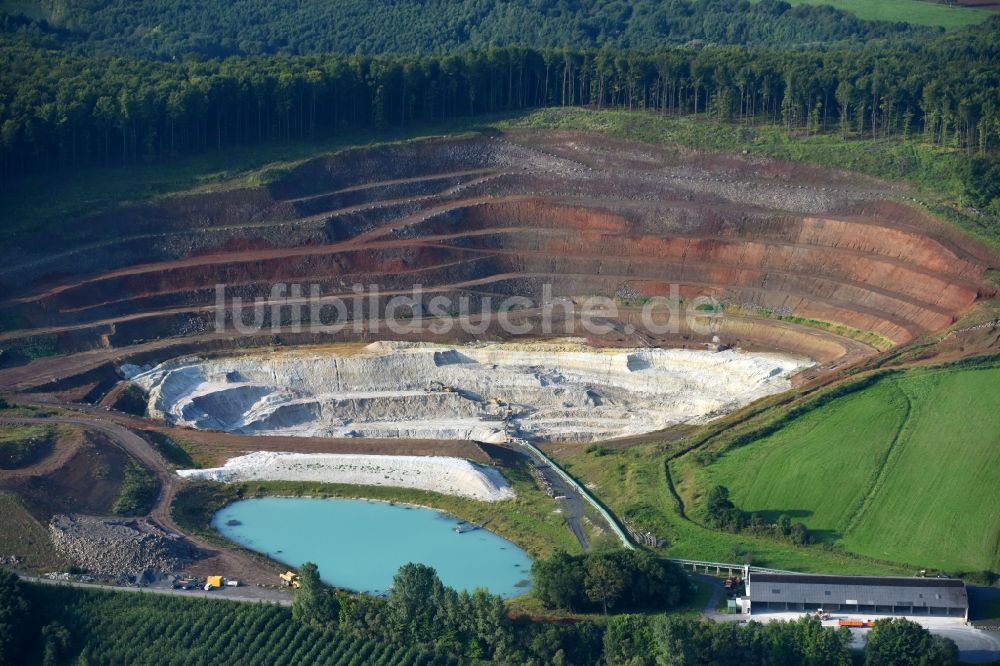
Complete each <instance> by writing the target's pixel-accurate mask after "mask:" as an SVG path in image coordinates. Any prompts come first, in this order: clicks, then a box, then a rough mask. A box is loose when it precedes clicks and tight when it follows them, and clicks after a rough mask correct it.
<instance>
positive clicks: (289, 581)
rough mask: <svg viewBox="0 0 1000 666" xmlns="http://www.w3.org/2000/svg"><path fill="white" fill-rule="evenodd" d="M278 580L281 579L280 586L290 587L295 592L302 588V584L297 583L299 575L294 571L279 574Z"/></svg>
mask: <svg viewBox="0 0 1000 666" xmlns="http://www.w3.org/2000/svg"><path fill="white" fill-rule="evenodd" d="M279 578H281V584H282V585H284V586H285V587H290V588H292V589H295V590H297V589H299V588H300V587H302V583H300V582H299V575H298V574H297V573H295V572H294V571H286V572H285V573H283V574H281V575H280V576H279Z"/></svg>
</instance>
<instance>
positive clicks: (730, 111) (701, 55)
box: [0, 2, 1000, 187]
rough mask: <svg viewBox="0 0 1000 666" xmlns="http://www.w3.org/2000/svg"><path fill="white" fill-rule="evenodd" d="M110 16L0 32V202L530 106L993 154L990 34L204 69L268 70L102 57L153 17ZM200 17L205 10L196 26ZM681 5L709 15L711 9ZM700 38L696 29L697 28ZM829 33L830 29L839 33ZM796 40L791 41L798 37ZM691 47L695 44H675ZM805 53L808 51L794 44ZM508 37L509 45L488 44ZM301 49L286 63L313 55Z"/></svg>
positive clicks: (996, 32)
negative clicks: (169, 166) (674, 117)
mask: <svg viewBox="0 0 1000 666" xmlns="http://www.w3.org/2000/svg"><path fill="white" fill-rule="evenodd" d="M57 4H58V3H57ZM116 4H118V3H104V4H103V5H102V7H103V9H97V10H95V12H94V14H93V16H91V17H90V18H89V19H88V20H89V21H90V22H91V23H93V24H95V26H94V32H93V33H86V32H81V31H80V30H79V29H78V30H76V31H70V29H68V28H56V27H53V26H52V25H50V24H49V23H47V22H45V21H36V20H32V19H29V18H25V17H22V16H6V17H3V18H2V19H0V20H2V21H3V23H2V26H3V34H2V38H3V39H2V41H0V69H2V71H3V72H4V75H3V76H2V78H0V154H2V159H0V179H2V182H3V183H4V185H5V187H10V186H11V184H12V183H15V182H16V181H17V180H18V179H20V178H21V177H23V176H25V175H27V174H33V173H41V172H48V171H54V170H73V169H80V168H84V167H88V166H93V165H101V166H106V165H112V166H113V165H121V166H128V165H132V164H141V163H149V162H156V161H161V160H165V159H169V158H171V157H175V156H179V155H187V154H192V153H200V152H204V151H211V150H217V149H221V148H225V147H228V146H233V145H247V144H254V143H258V142H262V141H273V140H278V141H286V140H302V139H310V138H316V137H321V136H330V135H335V134H336V133H338V132H342V131H344V130H348V129H358V128H387V127H398V126H405V125H406V124H407V123H411V122H413V121H427V120H436V119H444V118H456V117H468V116H476V115H479V114H490V113H496V112H509V111H516V110H519V109H525V108H532V107H540V106H545V105H556V106H565V105H592V106H594V107H615V108H623V109H630V110H633V109H647V110H650V111H655V112H657V113H664V114H697V115H707V116H711V117H714V118H718V119H721V120H727V121H732V122H737V123H747V124H752V123H778V124H781V125H783V126H784V127H786V128H787V129H788V130H789V131H791V132H798V133H812V132H840V133H842V134H843V135H845V136H847V135H854V136H856V135H862V136H867V137H872V138H881V137H892V136H901V137H914V136H920V137H923V138H924V139H925V140H926V141H928V142H932V143H934V144H937V145H945V146H950V147H954V148H959V149H961V150H963V151H965V152H966V153H968V154H969V155H970V156H979V157H982V158H985V157H987V156H988V155H990V154H991V151H992V150H993V148H995V147H996V145H997V143H998V141H1000V67H998V66H997V63H998V62H1000V18H994V19H992V20H990V21H987V22H986V23H983V24H981V25H978V26H973V27H970V28H966V29H964V30H961V31H956V32H949V33H945V34H938V33H936V32H935V31H932V30H929V29H917V28H912V29H911V28H906V27H905V26H895V27H894V25H889V24H877V23H876V24H869V23H867V22H860V23H861V24H863V25H866V26H874V27H868V28H866V30H874V31H876V32H877V34H878V35H884V36H885V38H879V39H867V40H857V39H855V40H847V41H843V40H837V39H836V38H837V37H841V36H842V35H839V34H834V33H836V31H835V30H833V29H832V28H831V29H830V30H826V29H825V28H824V27H823V26H824V25H826V24H825V23H823V22H822V21H819V22H815V21H812V19H803V21H804V22H805V23H808V24H809V25H811V26H812V28H813V29H815V30H816V31H818V32H816V33H815V34H812V35H805V34H804V33H803V34H799V33H798V32H795V31H794V30H793V31H792V32H791V33H789V34H788V35H787V36H786V37H784V38H782V39H781V40H778V35H780V34H783V33H781V32H780V30H779V28H780V26H783V25H786V24H788V23H789V22H790V21H793V18H794V16H798V15H799V14H800V13H801V11H800V10H803V9H807V10H808V11H807V13H808V12H813V11H818V16H824V15H825V14H824V12H825V13H829V12H832V11H834V10H831V9H829V8H820V9H821V10H822V11H819V10H817V9H816V8H812V9H808V8H796V9H794V10H791V9H788V7H787V5H784V4H783V3H775V2H767V3H761V4H757V5H753V6H752V11H749V12H748V15H749V16H750V18H741V19H740V20H737V21H735V22H731V23H730V27H732V26H733V25H737V24H739V25H742V23H743V22H744V21H748V22H749V25H754V26H758V27H759V28H760V29H761V30H762V31H764V32H767V34H770V35H771V36H772V41H775V40H778V41H781V42H782V43H780V44H773V43H771V44H769V45H756V44H755V42H754V40H752V39H748V38H746V37H744V38H742V39H741V40H736V38H735V37H734V38H733V40H732V41H741V42H743V43H741V44H739V45H728V44H725V43H719V42H708V41H705V42H700V41H697V40H694V41H692V40H688V41H687V42H685V43H684V44H683V45H673V43H672V40H671V39H669V38H662V39H654V38H652V37H651V36H650V35H651V34H652V33H649V32H648V31H645V30H644V29H640V28H639V27H638V26H639V23H637V21H638V18H637V16H636V13H637V9H633V10H632V12H631V13H630V16H631V18H630V19H629V20H628V21H624V19H623V22H622V23H621V36H620V37H619V38H618V39H617V41H616V39H612V38H610V37H607V35H609V34H610V32H609V31H607V30H605V31H604V32H603V33H601V34H604V35H605V36H606V38H602V39H598V38H597V37H594V38H593V39H590V40H582V42H583V43H584V44H585V45H586V46H583V47H581V46H579V42H578V41H574V39H573V37H572V35H569V34H567V35H562V36H557V35H553V37H552V39H551V40H540V41H541V42H542V43H546V42H548V43H551V44H558V43H563V42H565V43H571V44H573V45H572V46H571V47H552V48H541V49H540V48H535V47H528V46H518V45H508V46H499V47H498V46H488V45H487V44H489V43H492V42H490V41H484V40H477V39H473V38H471V37H470V38H469V39H467V40H465V41H463V42H461V44H459V43H458V42H456V43H455V44H450V43H449V44H443V45H439V46H435V47H434V48H428V49H427V50H428V51H432V52H436V51H444V50H447V51H449V52H448V53H444V54H438V55H425V56H418V55H405V56H403V55H382V54H380V53H379V50H380V49H382V50H386V51H394V50H398V49H395V48H394V47H392V46H390V45H388V44H379V45H378V46H376V47H373V53H368V54H364V55H359V54H354V53H351V54H341V53H324V54H322V55H320V54H317V55H290V54H288V53H284V52H282V49H281V48H279V47H278V46H277V45H276V44H271V43H270V42H267V41H266V40H264V41H261V42H258V41H253V40H251V41H253V43H254V44H257V46H255V47H253V48H249V47H248V48H246V49H242V48H233V49H229V48H226V49H223V51H222V52H221V53H222V54H225V53H243V52H250V53H258V52H266V53H270V52H271V51H277V53H274V54H268V55H251V56H229V57H225V58H222V57H205V54H204V52H203V50H199V49H198V48H196V47H195V46H194V45H191V44H187V43H186V42H184V41H183V40H179V38H178V40H179V41H174V40H172V39H171V40H170V44H171V45H172V46H171V49H170V50H174V51H175V52H176V53H178V54H179V55H171V56H167V54H166V52H164V51H163V50H162V49H159V48H154V47H153V46H152V45H151V46H150V47H149V49H148V50H144V49H136V48H132V49H119V48H117V43H116V42H115V41H114V39H112V38H111V37H102V35H113V34H118V35H126V34H127V31H125V27H126V26H125V25H124V24H121V22H122V21H126V20H128V19H129V17H132V19H134V20H135V21H139V18H140V17H141V12H143V11H150V12H151V11H154V9H155V8H154V7H153V5H154V4H157V3H143V2H140V3H134V6H133V5H132V3H128V4H129V6H130V7H132V12H131V13H128V12H110V9H109V7H111V6H113V5H116ZM215 4H216V3H205V6H204V7H203V8H202V10H200V11H204V12H207V11H208V10H209V9H210V8H212V7H215ZM237 4H240V3H237ZM318 4H319V3H306V2H303V3H299V5H300V7H301V9H300V12H299V13H300V14H301V13H302V12H305V11H306V10H307V9H308V7H314V9H315V11H319V8H318ZM378 4H379V3H375V5H378ZM467 4H468V3H467ZM541 4H544V3H541ZM684 4H685V3H683V2H678V3H672V4H671V3H667V5H668V6H669V7H679V6H682V5H684ZM687 4H690V5H692V6H694V5H697V6H699V7H701V10H700V11H703V12H708V11H709V9H710V8H711V7H713V6H716V5H718V4H719V3H712V2H707V3H694V2H691V3H687ZM703 5H704V6H703ZM234 6H235V5H234ZM490 6H491V7H492V6H493V5H492V4H491V5H490ZM460 7H465V5H464V4H463V5H460ZM602 7H605V8H606V9H607V8H608V7H611V4H610V3H606V4H605V5H602ZM767 8H770V11H771V13H768V12H767V11H765V9H767ZM782 8H783V9H784V11H783V12H781V11H779V10H780V9H782ZM216 9H217V10H218V12H223V10H222V9H219V8H218V7H216ZM342 9H344V8H342ZM159 11H160V12H161V13H163V12H167V10H166V9H163V8H160V10H159ZM233 11H236V10H233ZM261 11H263V10H261ZM344 11H347V10H346V9H344ZM372 11H374V9H373V10H372ZM456 11H458V10H456ZM494 11H498V10H497V9H496V7H494ZM608 11H610V10H608ZM66 12H67V18H66V21H67V24H69V25H76V22H84V19H83V17H82V15H81V12H82V10H79V9H78V10H70V9H66ZM109 12H110V13H109ZM167 13H169V12H167ZM428 13H432V12H430V11H428ZM133 14H135V16H133ZM177 14H178V16H187V14H186V13H182V12H179V11H178V12H177ZM789 14H792V15H794V16H792V17H789V16H788V15H789ZM78 15H80V16H78ZM106 15H107V16H106ZM74 16H76V18H75V19H74V18H72V17H74ZM220 16H221V14H220ZM296 16H298V14H296ZM810 16H811V14H810ZM102 17H104V18H103V19H102ZM112 18H114V21H112ZM188 18H190V17H188ZM814 18H815V17H814ZM105 20H106V22H105ZM178 20H179V18H178ZM219 20H221V18H220V19H219ZM796 20H798V19H796ZM116 21H117V22H116ZM236 23H237V24H238V22H236ZM556 23H558V24H559V25H563V23H561V22H556ZM709 23H710V21H708V18H705V20H704V21H703V22H702V24H701V25H703V26H704V25H708V24H709ZM799 23H802V21H800V22H799ZM835 24H836V25H838V26H840V28H843V27H844V26H850V25H851V21H847V22H846V23H841V22H835ZM170 25H174V27H173V28H170V29H167V28H164V30H163V34H164V35H165V37H164V39H168V37H169V35H174V36H175V37H176V36H177V35H179V34H180V33H181V32H183V30H184V29H183V24H182V23H176V22H175V24H170V23H168V24H167V26H168V27H169V26H170ZM293 25H294V22H293ZM372 25H373V32H374V33H376V34H377V33H381V32H388V31H389V30H388V29H387V26H389V25H391V24H381V23H376V24H372ZM643 25H645V24H643ZM671 25H672V24H671ZM796 25H798V23H796ZM768 26H769V27H770V28H772V30H768V29H767V27H768ZM800 28H801V29H802V30H805V27H804V24H803V25H802V26H800ZM230 29H231V30H236V29H237V27H231V28H230ZM287 29H288V30H291V29H292V27H291V26H289V27H288V28H287ZM158 30H159V29H158ZM171 30H173V31H174V32H171ZM789 30H791V29H790V28H789ZM831 31H832V32H831ZM251 32H252V31H251ZM612 32H613V31H612ZM632 33H635V35H636V37H635V38H634V39H629V40H627V41H626V43H627V44H632V43H636V44H639V45H640V46H641V47H642V48H640V49H634V50H631V49H630V50H624V49H620V48H617V47H616V46H615V45H616V44H618V43H619V42H620V41H621V40H624V39H625V37H624V35H626V34H632ZM158 34H159V32H158ZM691 34H701V33H698V32H697V31H694V32H693V33H692V32H691V31H688V33H687V34H686V36H691ZM861 34H863V35H867V34H868V33H866V32H864V31H862V33H861ZM81 35H83V36H82V37H81ZM642 35H646V36H647V37H648V38H640V36H642ZM809 36H811V37H812V38H813V39H815V40H816V41H814V42H811V43H810V44H808V45H806V44H804V43H801V42H800V40H803V39H807V38H808V37H809ZM515 37H516V35H515V34H513V33H509V34H508V35H507V38H506V39H503V38H499V37H498V38H497V39H496V40H494V41H495V42H498V43H504V42H508V41H512V40H513V39H515ZM248 39H250V38H249V37H248ZM303 39H304V40H305V41H303V42H301V43H302V44H303V45H304V46H303V48H302V49H300V50H303V51H320V50H322V49H323V48H326V47H327V45H326V43H325V42H322V41H315V40H310V39H308V38H305V37H304V38H303ZM831 39H833V40H834V41H830V40H831ZM216 41H218V40H216ZM720 41H725V40H720ZM225 42H226V40H225V39H222V43H223V44H224V43H225ZM138 43H142V44H145V42H144V41H143V40H141V39H140V40H138ZM248 43H249V42H248ZM268 44H270V46H268ZM460 45H462V46H465V47H466V48H459V46H460ZM595 45H597V46H599V48H595V47H594V46H595ZM354 50H356V49H354ZM452 51H453V52H452ZM988 170H989V168H988V167H987V168H986V171H988Z"/></svg>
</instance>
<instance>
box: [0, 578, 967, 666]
mask: <svg viewBox="0 0 1000 666" xmlns="http://www.w3.org/2000/svg"><path fill="white" fill-rule="evenodd" d="M301 576H302V581H303V587H302V589H301V590H298V591H297V592H296V596H295V602H294V605H293V608H292V610H291V612H289V611H288V609H286V608H281V607H278V606H275V605H270V604H248V603H236V602H230V601H212V600H205V599H185V598H180V597H172V596H163V595H158V594H136V593H126V592H119V593H114V592H103V591H94V590H81V589H76V588H71V587H64V586H50V585H30V584H29V585H26V584H23V583H21V582H20V581H18V580H17V577H16V576H14V575H13V574H11V573H9V572H6V571H4V570H0V666H7V665H8V664H10V665H12V666H13V665H15V664H16V665H20V664H25V663H41V664H46V665H48V664H54V665H55V664H63V663H76V664H111V663H115V664H118V663H164V664H166V663H171V664H174V663H176V664H194V663H197V664H230V663H241V664H288V665H296V664H310V665H312V664H335V665H342V664H345V665H346V664H361V663H364V664H394V665H403V666H405V665H409V664H420V665H429V664H457V663H464V662H476V661H494V662H497V663H510V664H533V665H539V666H541V665H542V664H553V665H555V664H578V665H580V666H586V665H589V664H601V663H606V664H610V665H618V664H629V665H630V666H647V665H648V666H652V665H653V664H657V665H659V666H701V665H703V664H704V665H706V666H708V665H709V664H711V665H712V666H730V665H732V666H737V665H739V666H744V665H745V666H756V665H760V666H765V665H766V666H785V665H788V666H792V665H795V666H799V665H802V664H806V665H808V666H847V665H848V664H851V663H852V658H851V653H850V651H849V643H850V634H849V632H848V631H847V630H846V629H834V628H825V627H822V626H821V624H820V622H819V621H818V620H817V619H815V618H811V617H810V618H802V619H800V620H798V621H796V622H787V623H786V622H771V623H768V624H766V625H764V624H758V623H756V622H751V623H749V624H746V625H743V624H739V623H714V622H710V621H705V620H695V619H688V618H683V617H676V616H673V617H672V616H670V615H656V614H647V615H616V616H613V617H610V618H609V619H608V621H607V622H606V623H605V624H604V625H603V626H602V625H598V624H596V623H593V622H587V621H583V622H576V623H572V624H557V623H552V622H544V621H531V620H529V619H527V618H523V617H522V618H518V619H512V618H511V617H509V616H508V613H507V609H506V608H505V606H504V604H503V602H502V600H500V599H499V598H497V597H494V596H492V595H489V594H487V593H484V592H477V593H474V594H462V593H457V592H455V591H454V590H451V589H449V588H446V587H444V586H442V585H441V582H440V580H438V579H437V576H436V575H435V573H434V571H433V569H429V568H428V567H424V566H421V565H412V564H411V565H406V566H404V567H403V568H402V569H401V570H400V572H399V574H398V575H397V576H396V578H395V581H394V585H393V589H392V591H391V592H390V594H389V597H388V598H387V599H380V598H375V597H364V596H354V595H347V594H345V593H341V592H338V591H335V590H331V589H329V588H326V587H324V586H323V585H322V584H321V583H320V581H319V572H318V571H317V570H316V568H315V566H311V565H307V566H303V568H302V570H301ZM957 658H958V651H957V649H956V646H955V644H954V643H953V642H952V641H951V640H949V639H945V638H941V637H937V636H932V635H931V634H930V633H929V632H928V631H927V630H926V629H924V628H922V627H920V626H919V625H917V624H914V623H912V622H908V621H906V620H884V621H880V622H878V623H877V624H876V626H875V628H874V629H873V630H872V631H871V634H870V638H869V642H868V645H867V646H866V648H865V663H866V664H871V665H872V666H874V665H876V664H877V665H878V666H917V665H918V664H919V665H921V666H950V665H951V664H955V663H957Z"/></svg>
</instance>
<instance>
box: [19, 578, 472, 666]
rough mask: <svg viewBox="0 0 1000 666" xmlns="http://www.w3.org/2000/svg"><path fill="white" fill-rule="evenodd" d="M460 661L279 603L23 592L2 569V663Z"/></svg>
mask: <svg viewBox="0 0 1000 666" xmlns="http://www.w3.org/2000/svg"><path fill="white" fill-rule="evenodd" d="M362 663H364V664H398V665H400V666H410V665H414V666H416V665H420V666H428V665H430V664H454V663H456V661H455V659H454V658H451V657H447V656H436V655H434V654H431V653H429V652H426V651H422V650H419V649H417V648H416V647H411V646H401V645H397V644H395V643H392V642H389V641H385V640H367V639H364V638H361V637H359V636H355V635H352V634H348V633H331V632H326V631H323V630H322V629H319V628H316V627H311V626H308V625H305V624H302V623H299V622H295V621H294V620H293V619H292V615H291V613H290V612H289V611H288V609H287V608H281V607H279V606H275V605H272V604H251V603H234V602H232V601H212V600H206V599H184V598H179V597H172V596H164V595H159V594H136V593H134V592H118V593H114V592H103V591H93V590H81V589H75V588H71V587H63V586H52V585H24V584H22V583H20V582H19V581H18V580H17V579H16V577H15V576H13V575H12V574H10V573H8V572H5V571H3V570H0V665H2V666H7V665H8V664H9V665H10V666H22V665H23V664H42V665H43V666H50V665H51V666H59V665H60V664H78V665H80V666H84V665H86V664H93V665H97V664H220V665H221V664H261V665H267V666H271V665H273V664H310V665H312V664H326V665H329V666H346V665H347V664H362Z"/></svg>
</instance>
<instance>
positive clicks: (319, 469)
mask: <svg viewBox="0 0 1000 666" xmlns="http://www.w3.org/2000/svg"><path fill="white" fill-rule="evenodd" d="M177 473H178V474H179V475H181V476H182V477H184V478H187V479H201V480H208V481H222V482H224V483H238V482H240V481H316V482H323V483H347V484H351V485H359V486H393V487H397V488H416V489H419V490H431V491H434V492H438V493H444V494H446V495H458V496H460V497H469V498H471V499H475V500H480V501H483V502H498V501H500V500H505V499H510V498H512V497H514V490H513V488H511V487H510V484H509V483H508V482H507V479H505V478H504V477H503V475H502V474H500V472H498V471H497V470H495V469H492V468H490V467H484V466H481V465H476V464H474V463H471V462H469V461H468V460H462V459H461V458H449V457H445V456H372V455H360V454H359V455H354V454H339V453H276V452H274V451H257V452H256V453H251V454H248V455H245V456H239V457H237V458H230V459H229V460H227V461H226V464H225V466H223V467H216V468H213V469H184V470H180V471H178V472H177Z"/></svg>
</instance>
